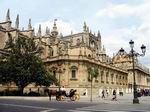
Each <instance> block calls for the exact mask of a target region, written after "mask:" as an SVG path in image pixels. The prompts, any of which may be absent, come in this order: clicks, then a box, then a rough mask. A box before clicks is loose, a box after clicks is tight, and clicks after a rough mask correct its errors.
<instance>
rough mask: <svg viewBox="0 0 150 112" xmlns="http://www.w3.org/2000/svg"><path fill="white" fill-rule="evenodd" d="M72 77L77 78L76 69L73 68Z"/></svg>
mask: <svg viewBox="0 0 150 112" xmlns="http://www.w3.org/2000/svg"><path fill="white" fill-rule="evenodd" d="M71 78H72V79H75V78H76V70H72V75H71Z"/></svg>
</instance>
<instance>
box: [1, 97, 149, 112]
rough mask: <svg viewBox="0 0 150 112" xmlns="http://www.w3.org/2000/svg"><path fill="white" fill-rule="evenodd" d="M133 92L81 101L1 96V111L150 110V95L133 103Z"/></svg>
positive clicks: (127, 111)
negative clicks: (114, 97) (113, 97)
mask: <svg viewBox="0 0 150 112" xmlns="http://www.w3.org/2000/svg"><path fill="white" fill-rule="evenodd" d="M132 100H133V97H132V94H126V95H124V96H118V100H117V101H111V96H109V97H107V98H105V99H102V98H101V97H98V96H93V101H92V102H91V101H90V97H86V96H81V98H80V100H79V101H75V102H74V101H70V99H65V101H56V100H55V97H53V98H52V101H49V98H48V97H0V112H6V111H7V112H30V111H31V112H146V111H147V112H149V111H150V96H143V97H140V98H139V100H140V104H132Z"/></svg>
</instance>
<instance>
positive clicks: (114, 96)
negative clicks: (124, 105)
mask: <svg viewBox="0 0 150 112" xmlns="http://www.w3.org/2000/svg"><path fill="white" fill-rule="evenodd" d="M111 100H112V101H114V100H115V101H117V94H116V90H113V98H112V99H111Z"/></svg>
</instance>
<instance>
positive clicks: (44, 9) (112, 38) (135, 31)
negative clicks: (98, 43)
mask: <svg viewBox="0 0 150 112" xmlns="http://www.w3.org/2000/svg"><path fill="white" fill-rule="evenodd" d="M8 9H10V18H11V20H12V22H13V23H12V25H14V24H15V19H16V16H17V14H19V18H20V26H19V27H20V29H22V27H24V28H25V29H26V28H27V25H28V20H29V18H31V21H32V26H33V27H34V28H35V30H37V29H38V26H39V24H41V26H42V33H43V34H44V33H45V28H46V26H48V27H50V28H52V26H53V21H54V19H57V26H58V30H59V32H61V33H62V34H63V35H68V34H70V33H71V31H72V32H73V33H78V32H82V31H83V23H84V21H85V22H86V24H87V26H89V28H90V29H91V31H92V32H93V33H95V34H97V32H98V30H100V32H101V36H102V43H103V45H104V46H105V48H106V53H107V54H108V55H109V56H111V57H112V56H113V54H116V53H117V52H118V50H119V49H120V48H124V49H125V50H126V51H127V52H129V51H130V46H129V41H130V40H133V41H134V42H135V47H134V48H135V51H137V52H138V53H141V49H140V47H141V45H142V44H144V45H146V50H147V51H146V54H145V56H144V57H139V58H138V59H139V61H140V62H141V63H143V64H145V65H146V66H147V67H149V68H150V60H149V59H150V0H0V22H2V21H4V20H5V16H6V12H7V10H8Z"/></svg>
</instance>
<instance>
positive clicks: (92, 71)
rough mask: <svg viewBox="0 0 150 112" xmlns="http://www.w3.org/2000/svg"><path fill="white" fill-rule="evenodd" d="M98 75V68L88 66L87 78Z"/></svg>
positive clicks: (90, 78) (91, 78)
mask: <svg viewBox="0 0 150 112" xmlns="http://www.w3.org/2000/svg"><path fill="white" fill-rule="evenodd" d="M98 76H99V72H98V68H91V67H89V68H88V80H89V81H91V80H93V79H94V78H95V79H97V77H98Z"/></svg>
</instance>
